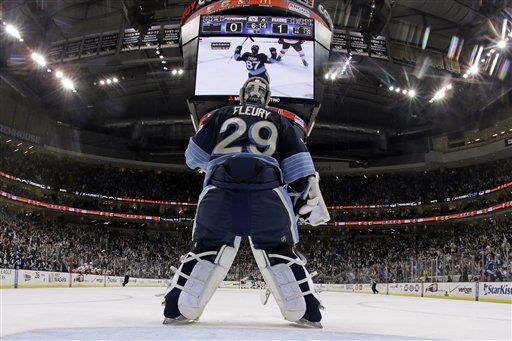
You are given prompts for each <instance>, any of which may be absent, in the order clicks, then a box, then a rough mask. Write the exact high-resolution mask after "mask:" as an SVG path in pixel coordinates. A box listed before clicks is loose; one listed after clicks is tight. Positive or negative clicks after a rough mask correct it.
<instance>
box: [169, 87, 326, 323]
mask: <svg viewBox="0 0 512 341" xmlns="http://www.w3.org/2000/svg"><path fill="white" fill-rule="evenodd" d="M269 101H270V88H269V84H268V83H267V81H266V80H265V79H263V78H258V77H255V78H250V79H249V80H247V81H246V82H245V84H244V85H243V87H242V89H241V90H240V105H234V106H226V107H223V108H220V109H218V110H217V111H215V112H214V113H213V114H212V115H211V116H210V117H209V118H208V119H207V121H206V122H205V123H204V124H203V125H202V127H201V128H200V129H199V130H198V132H197V133H196V135H195V136H193V137H192V138H191V139H190V141H189V145H188V147H187V150H186V152H185V157H186V162H187V166H188V167H189V168H191V169H201V170H203V171H205V173H206V175H205V180H204V188H203V191H202V193H201V195H200V196H199V203H198V207H197V212H196V217H195V223H194V227H193V232H192V240H193V243H194V247H193V249H192V250H191V251H190V252H189V253H188V254H187V255H185V256H183V257H182V263H181V265H180V267H179V268H178V269H176V270H175V274H174V277H173V279H172V281H171V284H170V286H169V288H168V293H167V294H166V295H165V309H164V316H165V319H164V324H176V323H187V322H192V321H196V320H198V319H199V317H200V316H201V314H202V312H203V310H204V308H205V306H206V304H207V303H208V301H209V300H210V298H211V297H212V295H213V293H214V292H215V290H216V289H217V287H218V286H219V284H220V282H221V281H222V280H223V279H224V278H225V277H226V275H227V273H228V271H229V268H230V267H231V264H232V263H233V260H234V258H235V256H236V254H237V251H238V247H239V245H240V241H241V238H243V237H248V238H249V242H250V245H251V248H252V252H253V255H254V257H255V259H256V263H257V265H258V268H259V270H260V271H261V274H262V276H263V278H264V280H265V282H266V283H267V285H268V288H269V290H270V292H271V293H272V295H273V296H274V298H275V300H276V302H277V304H278V306H279V308H280V310H281V313H282V315H283V316H284V318H285V319H286V320H288V321H291V322H296V323H299V324H302V325H306V326H311V327H317V328H321V327H322V325H321V322H320V321H321V318H322V316H321V313H320V308H321V303H320V299H319V296H318V293H317V292H316V290H315V286H314V284H313V281H312V279H311V275H310V274H309V273H308V271H307V270H306V268H305V259H304V257H303V256H302V255H300V254H299V253H298V252H297V251H295V249H294V246H295V245H296V244H297V243H298V242H299V235H298V229H297V216H298V218H299V220H302V221H303V222H305V223H307V224H310V225H319V224H322V223H324V222H327V221H329V219H330V218H329V213H328V211H327V208H326V206H325V203H324V200H323V198H322V194H321V192H320V189H319V185H318V182H319V177H318V173H316V172H315V168H314V165H313V161H312V159H311V156H310V154H309V152H308V150H307V149H306V146H305V145H304V143H303V142H302V140H301V139H300V138H299V136H298V135H297V133H296V132H295V130H294V129H293V127H292V125H291V123H290V122H288V121H287V120H286V119H285V118H283V117H281V116H280V115H278V114H276V113H274V112H272V111H270V110H269V109H268V107H267V106H268V103H269ZM292 198H293V199H294V200H293V202H294V204H293V203H292Z"/></svg>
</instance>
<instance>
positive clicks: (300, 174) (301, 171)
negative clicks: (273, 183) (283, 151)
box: [281, 152, 315, 184]
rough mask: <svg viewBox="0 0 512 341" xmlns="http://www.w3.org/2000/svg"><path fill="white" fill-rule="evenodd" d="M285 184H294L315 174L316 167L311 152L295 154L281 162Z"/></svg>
mask: <svg viewBox="0 0 512 341" xmlns="http://www.w3.org/2000/svg"><path fill="white" fill-rule="evenodd" d="M281 171H282V172H283V178H284V182H286V183H288V184H289V183H292V182H294V181H296V180H298V179H300V178H304V177H306V176H310V175H314V174H315V165H314V164H313V160H312V159H311V155H310V154H309V152H301V153H297V154H293V155H292V156H289V157H287V158H286V159H284V160H282V161H281Z"/></svg>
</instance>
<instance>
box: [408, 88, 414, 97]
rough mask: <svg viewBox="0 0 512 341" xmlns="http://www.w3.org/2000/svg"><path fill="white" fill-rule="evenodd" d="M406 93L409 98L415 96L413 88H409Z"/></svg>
mask: <svg viewBox="0 0 512 341" xmlns="http://www.w3.org/2000/svg"><path fill="white" fill-rule="evenodd" d="M407 95H409V97H411V98H413V97H416V91H414V90H409V92H408V93H407Z"/></svg>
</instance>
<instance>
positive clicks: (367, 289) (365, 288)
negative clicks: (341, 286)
mask: <svg viewBox="0 0 512 341" xmlns="http://www.w3.org/2000/svg"><path fill="white" fill-rule="evenodd" d="M354 292H355V293H366V294H369V293H371V292H372V286H371V285H370V284H369V283H365V284H354Z"/></svg>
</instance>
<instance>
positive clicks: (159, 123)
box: [0, 0, 512, 162]
mask: <svg viewBox="0 0 512 341" xmlns="http://www.w3.org/2000/svg"><path fill="white" fill-rule="evenodd" d="M190 2H191V1H190V0H151V1H146V2H145V3H146V4H147V3H151V4H152V5H154V8H155V11H154V12H155V15H154V18H153V21H154V22H160V23H166V24H167V23H171V24H177V23H179V21H180V16H181V14H182V12H183V11H184V9H185V8H186V6H188V5H189V4H190ZM319 2H321V3H322V4H323V5H324V7H325V8H326V9H327V10H328V11H329V13H330V15H331V17H332V18H333V22H334V25H335V28H345V27H348V28H354V29H357V28H358V26H360V25H361V13H362V12H361V9H362V8H363V9H364V8H368V7H369V5H370V4H371V1H365V0H352V1H334V0H325V1H319ZM376 3H377V4H378V13H376V15H378V16H379V20H380V21H381V23H382V33H383V34H384V35H386V36H387V37H388V39H389V41H393V42H396V43H397V44H401V45H409V46H416V47H419V46H421V44H422V43H423V41H422V40H421V39H419V40H418V37H420V38H421V37H425V31H426V29H427V27H428V30H429V33H428V41H427V42H426V46H425V49H422V51H423V52H420V54H421V53H425V54H427V53H429V52H435V53H442V54H448V53H449V49H450V46H451V44H452V41H453V37H454V36H456V37H458V38H459V39H463V40H464V44H463V48H462V51H461V57H460V58H459V62H460V66H461V69H462V73H463V72H464V70H466V69H467V68H468V67H469V65H468V63H469V56H470V54H471V49H472V48H473V46H474V45H475V44H484V43H486V44H488V43H490V44H492V43H493V41H494V42H495V41H497V40H498V39H499V31H500V30H501V25H502V22H503V20H504V19H508V21H509V23H510V22H512V19H511V17H510V15H509V13H511V12H510V11H509V8H507V6H508V5H509V3H508V1H483V2H482V1H479V0H430V1H416V0H396V1H392V0H385V1H384V0H383V1H377V2H376ZM138 4H139V1H136V0H84V1H80V0H36V1H20V0H7V1H3V2H2V3H1V6H2V7H0V9H1V12H0V17H1V19H2V21H8V22H10V23H13V24H15V25H17V26H18V27H20V30H21V31H22V33H23V39H24V44H20V43H18V42H17V41H13V40H8V39H6V38H5V37H2V39H1V45H0V67H1V69H0V77H1V79H2V80H3V81H5V82H6V83H8V84H9V85H10V86H12V87H13V89H15V90H16V91H17V92H20V93H23V95H24V96H25V97H29V98H31V99H33V100H34V101H35V103H36V104H37V105H38V106H40V107H42V108H45V109H46V111H45V112H47V113H48V114H47V115H49V116H50V117H51V118H52V119H54V120H58V121H61V122H64V123H66V124H69V125H71V126H75V127H79V128H81V129H84V130H91V131H94V132H100V133H105V134H107V135H113V136H118V137H120V138H124V139H125V140H126V144H127V146H128V147H129V148H131V149H133V150H137V151H141V150H142V151H147V152H148V153H156V154H158V153H160V154H166V153H168V154H173V153H181V152H182V151H183V148H184V145H185V144H186V141H187V139H188V136H190V135H191V134H192V133H193V129H192V125H191V123H190V116H189V111H188V107H187V104H186V97H185V91H184V84H185V82H186V80H187V77H188V75H187V73H186V72H185V73H184V74H182V75H177V76H176V75H175V76H173V75H172V73H171V71H172V69H179V68H180V67H181V65H182V57H181V54H180V50H179V49H178V48H171V49H165V51H164V53H163V54H164V58H163V59H161V58H160V56H159V55H158V54H156V53H155V50H154V49H148V50H140V51H133V52H130V53H116V54H113V55H106V56H96V57H93V58H88V59H83V60H81V59H78V60H73V61H69V62H62V63H59V65H53V66H54V67H56V68H57V67H58V68H59V69H61V70H63V71H64V72H65V73H66V74H70V75H73V79H74V81H75V83H76V87H77V90H78V92H77V93H76V94H73V95H71V94H69V93H67V94H66V93H63V91H62V90H61V89H57V88H56V86H55V83H54V82H52V81H51V78H52V77H54V76H53V75H52V74H50V73H47V72H45V71H44V70H40V69H38V68H37V66H36V65H34V63H33V61H32V60H31V58H30V55H29V53H27V49H26V47H27V46H30V47H31V48H32V49H37V50H40V51H46V50H47V49H48V48H49V46H50V45H51V44H52V43H53V42H55V41H59V40H65V39H73V38H76V37H82V36H87V35H90V34H95V33H98V32H105V31H119V30H121V29H124V28H128V27H131V26H132V25H133V22H134V20H135V19H134V17H133V15H132V14H131V13H133V9H134V8H136V7H137V5H138ZM363 12H364V10H363ZM363 16H364V15H363ZM411 32H412V34H411ZM418 32H420V35H418V34H417V33H418ZM502 53H506V54H509V50H507V49H504V50H503V51H502ZM342 57H343V56H333V57H332V59H331V62H330V64H329V65H326V69H327V68H329V67H332V66H336V64H337V63H340V60H342V59H343V58H342ZM424 60H425V58H423V59H422V62H421V63H420V62H419V61H418V62H415V61H413V62H412V63H411V62H409V63H405V62H400V61H397V60H394V59H393V58H392V59H391V60H390V61H378V60H375V59H371V58H367V57H354V58H353V60H352V62H351V65H350V68H349V72H347V73H346V74H345V75H343V76H342V77H340V78H339V79H336V80H335V81H331V80H328V81H325V95H324V101H323V103H322V108H321V111H320V114H319V119H318V121H317V124H316V126H315V129H314V130H313V132H312V135H311V137H310V140H309V144H310V148H311V150H312V151H313V154H314V156H315V157H316V158H317V159H332V160H344V159H349V160H355V161H360V162H367V161H368V160H371V159H372V158H378V157H380V156H400V155H408V154H411V153H422V152H424V151H426V150H427V148H428V143H429V138H430V137H432V136H435V135H438V134H441V133H449V132H455V131H460V130H464V129H479V128H484V127H486V126H489V125H491V124H492V123H494V122H495V121H496V120H498V119H500V113H499V112H498V111H497V112H494V111H493V112H491V113H489V112H488V111H485V109H486V108H487V107H489V106H490V105H492V104H494V103H497V102H499V101H501V100H503V98H504V97H508V96H509V95H510V94H509V92H510V77H506V78H505V79H504V80H503V79H501V80H500V79H496V77H489V76H486V75H481V76H480V75H478V77H473V78H471V79H465V78H463V77H462V73H452V72H448V71H446V70H440V69H437V68H435V67H433V66H432V65H429V64H428V63H427V64H425V63H424V62H423V61H424ZM162 61H165V62H166V64H165V65H166V66H167V67H168V70H164V69H163V68H162V64H161V63H162ZM108 77H111V78H112V77H116V78H117V79H119V82H118V84H116V85H115V86H101V85H100V83H99V82H100V80H102V79H106V78H108ZM448 83H449V84H452V85H453V90H452V92H451V93H450V94H449V96H447V98H446V99H445V100H442V101H437V102H435V103H429V101H428V100H429V99H430V98H431V97H432V96H433V95H434V93H435V91H436V90H438V89H439V87H441V86H442V85H443V84H445V85H446V84H448ZM397 84H400V85H402V86H408V87H409V88H411V89H415V90H416V91H417V96H416V97H415V98H412V99H411V98H409V97H407V96H400V95H396V94H394V93H392V92H390V91H389V90H388V87H389V86H390V85H397Z"/></svg>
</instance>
